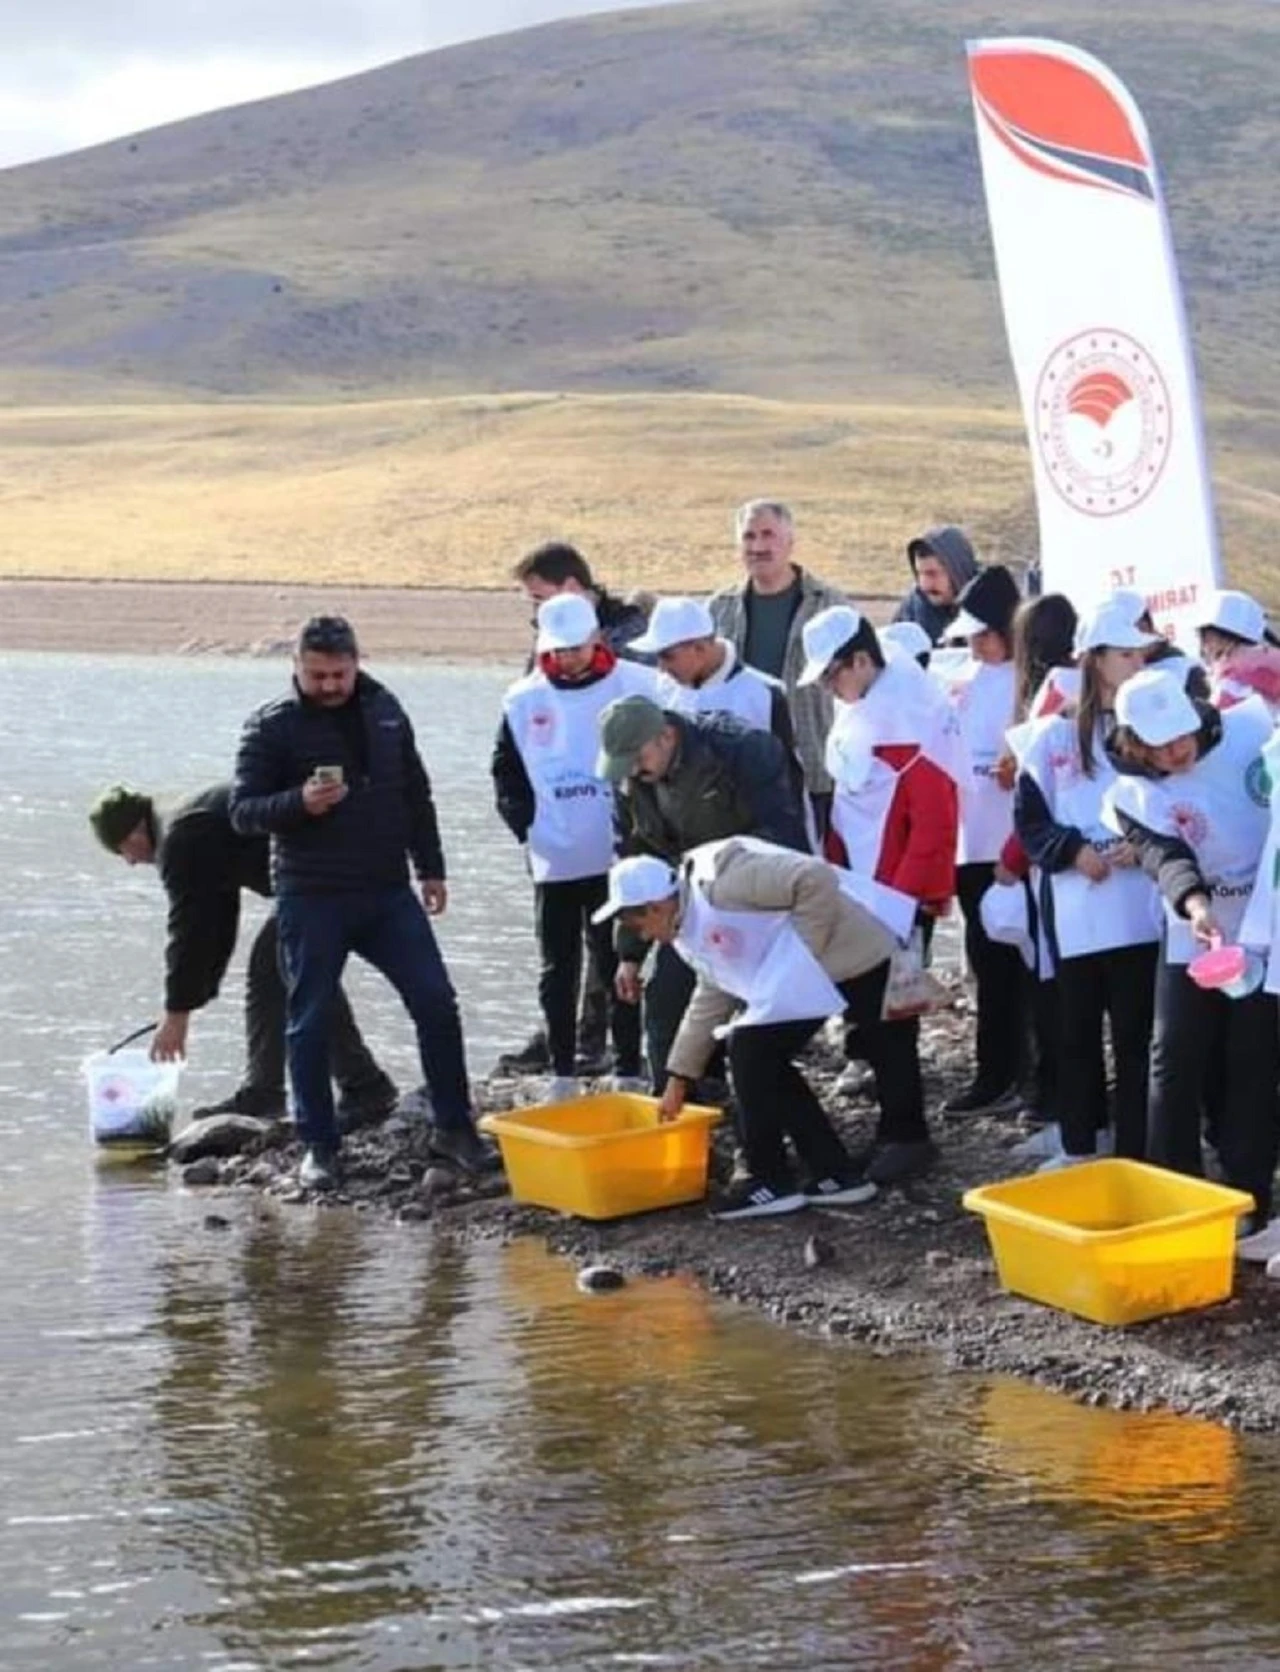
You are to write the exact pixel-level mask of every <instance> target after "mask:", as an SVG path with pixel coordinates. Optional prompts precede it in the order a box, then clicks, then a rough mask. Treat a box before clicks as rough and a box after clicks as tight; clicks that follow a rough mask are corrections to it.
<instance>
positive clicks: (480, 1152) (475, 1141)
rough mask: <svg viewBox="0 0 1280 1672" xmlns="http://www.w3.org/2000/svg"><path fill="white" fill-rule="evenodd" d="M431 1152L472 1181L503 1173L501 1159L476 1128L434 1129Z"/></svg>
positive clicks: (449, 1127)
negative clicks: (485, 1175)
mask: <svg viewBox="0 0 1280 1672" xmlns="http://www.w3.org/2000/svg"><path fill="white" fill-rule="evenodd" d="M431 1153H432V1155H434V1156H438V1157H439V1159H440V1160H441V1161H448V1162H449V1163H450V1164H451V1165H452V1166H454V1167H457V1168H458V1170H459V1171H460V1172H463V1173H470V1174H471V1176H472V1177H473V1178H479V1177H481V1176H482V1175H483V1174H485V1173H499V1172H501V1171H502V1157H501V1156H500V1155H499V1154H498V1152H497V1150H496V1149H494V1147H493V1145H492V1144H487V1143H485V1141H484V1139H483V1138H482V1137H481V1136H480V1134H479V1133H478V1132H477V1131H476V1129H475V1127H474V1126H448V1127H440V1126H433V1127H432V1128H431Z"/></svg>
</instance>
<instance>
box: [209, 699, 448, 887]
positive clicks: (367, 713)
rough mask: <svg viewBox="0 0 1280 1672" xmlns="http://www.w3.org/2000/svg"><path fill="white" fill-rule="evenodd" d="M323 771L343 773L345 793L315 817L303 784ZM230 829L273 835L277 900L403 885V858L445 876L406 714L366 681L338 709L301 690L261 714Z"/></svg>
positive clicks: (243, 759) (246, 746)
mask: <svg viewBox="0 0 1280 1672" xmlns="http://www.w3.org/2000/svg"><path fill="white" fill-rule="evenodd" d="M353 705H357V708H356V712H355V713H352V712H351V709H352V706H353ZM317 766H341V767H342V769H343V774H344V778H345V781H346V784H347V787H348V792H347V795H346V796H345V797H344V799H343V800H342V801H340V802H339V803H338V804H337V806H336V807H334V808H333V809H331V811H329V812H328V813H325V814H323V815H322V816H321V817H319V818H312V817H311V816H310V815H309V814H308V813H307V811H306V809H305V807H304V806H303V804H302V786H303V784H304V783H305V782H306V780H307V779H308V778H309V777H310V776H311V774H312V772H313V771H314V770H315V768H316V767H317ZM231 822H232V824H233V825H234V826H235V828H236V830H237V831H239V832H240V834H241V835H242V836H259V835H269V836H270V837H271V881H272V887H273V889H274V892H275V893H276V894H278V895H283V894H329V893H343V892H347V891H349V890H356V889H370V888H394V887H398V886H402V885H403V884H405V883H406V882H407V881H408V867H407V865H406V863H405V856H406V854H408V855H409V856H410V857H411V858H412V860H413V868H414V872H415V873H416V875H417V876H418V877H422V878H425V877H432V878H437V877H438V878H443V877H444V874H445V870H444V854H443V852H442V850H441V846H440V828H439V825H438V823H437V821H436V810H435V803H434V802H433V801H432V799H431V784H430V781H429V780H428V778H427V774H426V770H425V768H424V767H423V764H422V761H421V758H420V757H419V755H418V748H417V744H416V743H415V741H414V736H413V727H412V725H410V723H409V716H408V715H407V714H406V713H405V711H404V709H403V708H401V706H400V704H399V703H398V702H397V701H396V699H395V697H393V696H392V695H391V692H390V691H388V690H387V689H386V687H385V686H383V685H380V684H379V683H378V682H377V680H376V679H370V678H369V676H368V674H365V673H361V674H360V675H359V676H358V678H357V681H356V689H355V694H354V695H353V697H352V698H351V702H350V703H348V704H347V705H345V707H344V708H343V709H341V710H335V709H330V708H324V707H322V706H321V705H320V704H319V703H314V702H312V701H310V699H309V698H307V697H304V696H303V695H302V693H301V692H300V691H299V690H298V688H297V686H296V685H295V686H294V687H293V689H292V690H291V691H290V692H289V693H288V694H287V695H286V696H283V697H278V698H276V699H275V701H273V702H268V703H264V704H263V705H262V707H261V708H258V709H255V710H254V712H253V713H252V714H251V715H250V716H249V718H248V720H246V721H245V726H244V731H243V732H242V734H241V737H240V749H239V753H238V755H237V757H236V776H235V783H234V785H233V787H232V791H231Z"/></svg>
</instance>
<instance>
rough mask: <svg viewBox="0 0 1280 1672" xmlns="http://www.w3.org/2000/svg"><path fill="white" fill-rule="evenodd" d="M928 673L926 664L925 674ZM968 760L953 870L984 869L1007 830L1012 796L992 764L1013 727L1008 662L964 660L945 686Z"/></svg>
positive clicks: (1011, 673)
mask: <svg viewBox="0 0 1280 1672" xmlns="http://www.w3.org/2000/svg"><path fill="white" fill-rule="evenodd" d="M932 671H933V667H932V662H931V663H930V672H932ZM947 693H948V695H949V696H950V698H951V701H952V703H953V704H954V705H955V710H956V714H957V717H958V718H959V721H960V735H961V737H962V738H963V739H964V746H965V750H966V753H967V754H968V765H969V769H968V774H967V777H966V780H965V782H964V783H963V784H962V785H961V787H960V840H959V843H958V844H957V848H956V863H957V864H958V865H974V864H978V863H986V864H990V863H991V862H992V861H993V860H997V859H999V857H1000V850H1001V848H1002V847H1003V846H1004V844H1005V843H1006V841H1008V839H1009V835H1010V833H1011V832H1012V830H1013V792H1012V791H1011V790H1002V789H1001V788H1000V785H999V783H998V782H997V780H996V775H995V773H996V763H997V762H998V761H999V759H1000V757H1001V756H1002V755H1003V754H1005V753H1006V743H1005V733H1006V731H1008V729H1009V727H1010V726H1011V725H1012V724H1013V695H1014V671H1013V663H1012V662H997V663H989V662H978V661H975V660H974V659H973V658H972V657H969V658H968V659H966V661H965V662H964V663H963V664H962V665H961V667H960V669H959V671H958V673H957V674H956V675H955V676H954V677H952V678H950V679H949V680H948V683H947Z"/></svg>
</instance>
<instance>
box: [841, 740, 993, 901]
mask: <svg viewBox="0 0 1280 1672" xmlns="http://www.w3.org/2000/svg"><path fill="white" fill-rule="evenodd" d="M874 753H875V756H876V758H877V759H878V760H882V761H884V763H885V764H886V765H887V766H890V767H892V768H893V770H894V772H896V773H897V783H896V785H895V787H894V792H893V799H892V801H891V802H890V803H889V810H888V813H887V814H886V815H885V821H884V826H883V828H882V830H881V833H880V852H879V854H878V856H877V858H876V865H875V870H874V871H873V873H872V875H873V876H874V877H875V880H876V881H877V882H879V883H884V884H886V886H888V887H889V888H896V889H897V890H898V891H899V893H901V894H909V895H910V896H911V898H912V899H913V900H918V901H919V902H920V904H921V905H922V906H924V907H925V908H926V909H927V910H928V911H931V912H933V913H934V914H935V915H941V914H942V913H943V912H945V911H946V909H947V906H948V905H949V904H950V901H951V898H952V896H953V895H954V894H955V891H956V839H957V837H958V835H959V830H960V795H959V791H958V790H957V788H956V783H955V780H954V779H953V778H951V777H949V776H948V774H947V773H945V772H944V771H943V770H942V768H941V767H940V766H938V765H937V764H936V762H934V761H932V760H930V759H929V758H928V757H927V756H926V755H924V754H922V753H921V751H920V750H919V749H918V748H917V747H916V745H915V744H914V743H886V744H880V745H878V746H877V747H876V749H875V751H874ZM826 852H827V857H828V859H831V860H833V861H834V862H835V863H836V864H837V865H844V866H846V867H847V866H848V864H849V856H848V854H847V853H846V852H845V847H844V843H843V842H842V841H841V840H840V838H839V836H838V835H837V834H836V833H835V831H834V830H832V831H830V832H829V833H828V836H827V844H826Z"/></svg>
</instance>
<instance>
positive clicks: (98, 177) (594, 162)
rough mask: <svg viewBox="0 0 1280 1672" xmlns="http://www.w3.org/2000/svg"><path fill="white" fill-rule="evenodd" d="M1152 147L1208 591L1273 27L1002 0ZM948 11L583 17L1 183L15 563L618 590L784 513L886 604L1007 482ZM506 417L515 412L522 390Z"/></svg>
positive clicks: (819, 561)
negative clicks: (737, 505) (1128, 114)
mask: <svg viewBox="0 0 1280 1672" xmlns="http://www.w3.org/2000/svg"><path fill="white" fill-rule="evenodd" d="M1017 27H1018V29H1019V30H1021V31H1024V32H1029V33H1030V32H1035V33H1043V34H1048V35H1059V36H1061V37H1064V38H1066V39H1070V40H1074V41H1077V42H1079V43H1080V44H1082V45H1085V46H1088V47H1089V48H1090V49H1091V50H1093V51H1095V52H1097V53H1098V54H1099V55H1100V56H1101V57H1103V58H1104V59H1105V60H1106V61H1107V62H1109V63H1110V64H1111V65H1112V67H1113V68H1114V69H1115V70H1116V71H1117V72H1118V73H1119V74H1120V75H1122V76H1123V77H1124V78H1125V79H1126V80H1127V82H1128V83H1129V85H1130V86H1131V87H1132V88H1133V90H1134V92H1135V94H1136V95H1137V97H1138V99H1139V100H1140V102H1141V104H1142V106H1143V109H1144V111H1145V114H1146V116H1147V119H1148V122H1149V124H1150V126H1151V129H1152V132H1153V135H1154V139H1155V144H1156V149H1157V155H1158V156H1159V158H1160V161H1161V164H1162V169H1163V173H1164V177H1165V183H1166V188H1167V192H1168V195H1169V199H1170V204H1171V209H1172V215H1173V222H1174V230H1175V236H1176V241H1177V244H1178V249H1179V256H1180V261H1181V265H1182V272H1183V279H1184V284H1185V285H1186V288H1187V292H1188V301H1189V305H1190V311H1191V314H1192V319H1193V326H1194V330H1195V334H1196V341H1197V346H1198V351H1199V359H1200V364H1201V369H1202V378H1203V383H1204V388H1205V393H1206V402H1207V410H1208V413H1209V419H1210V432H1211V440H1212V444H1213V449H1214V455H1215V466H1216V475H1217V480H1218V488H1219V495H1220V501H1221V504H1222V509H1223V517H1224V526H1225V530H1226V536H1227V549H1228V554H1229V559H1230V562H1231V567H1232V573H1233V576H1234V577H1235V578H1236V579H1237V580H1238V581H1239V582H1240V583H1241V584H1251V585H1254V586H1257V587H1259V588H1260V589H1261V590H1263V591H1264V592H1265V593H1267V594H1268V595H1272V593H1273V591H1274V588H1273V585H1272V582H1271V579H1270V563H1269V556H1268V554H1269V551H1270V549H1271V547H1272V545H1273V544H1274V540H1275V536H1276V533H1277V528H1278V526H1280V462H1278V461H1280V449H1277V446H1276V442H1277V440H1278V439H1280V330H1277V327H1276V324H1275V321H1276V319H1277V317H1280V308H1278V306H1277V304H1280V278H1278V277H1277V274H1280V260H1278V259H1277V258H1278V257H1280V226H1278V225H1277V222H1276V219H1275V215H1274V208H1273V203H1274V195H1275V184H1276V167H1275V162H1274V158H1275V156H1276V155H1277V141H1280V111H1278V110H1277V105H1276V101H1275V98H1274V95H1273V86H1274V82H1275V79H1276V71H1277V69H1280V7H1277V6H1275V5H1272V4H1267V3H1264V0H1253V3H1248V4H1246V3H1243V0H1225V3H1224V4H1222V5H1219V6H1218V7H1217V8H1215V9H1214V11H1213V13H1212V15H1211V20H1210V19H1208V18H1207V17H1206V14H1205V12H1204V8H1203V7H1202V6H1201V5H1199V4H1190V3H1187V0H1131V4H1130V5H1128V6H1127V7H1126V8H1124V10H1123V11H1121V10H1119V9H1118V8H1115V7H1113V6H1112V5H1111V4H1110V3H1109V0H1108V3H1106V4H1103V3H1099V0H1071V3H1070V4H1067V3H1066V0H1060V3H1059V4H1056V5H1055V4H1046V3H1044V0H1027V4H1025V5H1024V6H1023V7H1022V8H1021V10H1020V14H1019V17H1018V19H1017ZM1008 28H1009V25H1008V23H1007V22H1005V21H1004V20H1001V19H997V18H996V17H994V16H993V15H992V13H991V12H990V11H989V9H988V7H987V6H986V5H983V4H979V3H977V0H948V3H947V4H946V5H945V6H939V5H937V4H935V3H933V0H713V3H709V4H708V3H698V4H688V5H681V6H674V7H666V8H662V9H659V10H656V11H652V12H639V13H636V12H630V13H622V14H616V15H612V16H596V17H592V18H586V19H579V20H575V21H573V22H571V23H564V24H557V25H553V26H550V27H545V28H541V29H537V30H531V31H527V32H525V33H521V34H517V35H511V36H506V37H500V38H496V39H491V40H486V41H482V42H478V43H475V44H472V45H469V46H465V47H458V48H453V49H450V50H448V51H444V52H437V53H432V54H427V55H424V56H420V57H416V58H412V59H406V60H404V61H402V62H400V63H397V64H393V65H390V66H387V67H385V68H382V69H379V70H375V71H372V72H370V73H368V74H365V75H361V76H357V77H353V78H350V79H348V80H345V81H341V82H336V83H333V84H330V85H328V86H325V87H321V88H316V89H312V90H309V91H307V92H303V93H295V94H291V95H288V96H285V97H281V98H276V99H270V100H265V101H262V102H260V103H257V104H253V105H246V106H242V107H239V108H235V109H230V110H226V111H221V112H217V113H215V114H213V115H210V116H205V117H200V118H198V119H195V120H192V121H188V122H183V123H179V124H175V125H172V126H170V127H166V128H162V129H157V130H154V131H152V132H149V133H143V134H139V135H136V136H135V137H134V138H132V139H129V140H121V141H118V142H115V143H113V144H110V145H105V146H99V147H97V148H95V149H93V150H90V151H85V152H82V153H79V154H76V155H73V156H69V157H63V158H58V159H54V160H52V161H49V162H44V163H37V164H30V165H27V166H25V167H22V168H17V169H11V170H8V171H5V172H4V173H2V174H0V348H2V350H3V352H2V353H0V403H4V404H5V405H6V406H7V408H8V410H7V411H4V410H0V573H9V574H46V575H132V576H144V577H145V576H154V577H168V578H177V577H191V576H198V577H201V578H218V579H236V578H246V577H251V578H257V579H279V580H305V581H311V580H314V581H335V582H336V581H339V580H349V579H351V578H360V579H363V580H369V581H375V582H382V583H396V582H412V583H419V584H421V583H427V584H441V583H454V584H456V583H459V582H461V583H470V584H479V585H494V584H500V583H502V581H503V580H504V577H505V575H506V572H507V569H508V567H509V564H510V560H511V558H512V556H513V555H514V554H515V553H516V552H517V551H518V550H519V549H520V548H522V547H523V546H525V545H527V544H529V543H531V542H532V541H533V540H536V539H540V538H544V537H546V536H548V535H552V534H555V535H560V534H564V535H568V536H570V537H573V538H577V539H579V540H581V541H582V542H583V543H584V545H585V546H586V547H587V549H588V550H589V551H590V553H591V554H592V555H593V557H595V558H597V559H598V560H599V561H600V563H601V566H602V568H603V569H604V570H605V572H607V573H608V574H610V575H611V576H612V577H613V578H616V579H618V580H621V581H624V582H626V583H628V584H639V585H667V586H671V585H676V584H679V585H685V586H690V587H693V586H696V585H700V584H703V583H704V582H707V581H710V580H712V579H714V578H716V577H717V576H718V575H719V574H721V573H722V572H723V570H724V567H725V564H726V562H727V561H728V554H727V513H728V509H729V507H730V506H731V505H732V504H733V503H734V502H735V501H737V500H740V499H742V498H745V497H747V496H749V495H751V494H753V493H759V492H766V493H778V494H782V495H785V496H787V497H789V498H792V499H794V500H795V501H796V503H797V505H798V507H799V508H800V510H801V514H802V518H803V526H804V530H805V540H806V545H805V551H806V553H807V555H808V557H809V559H810V560H811V561H812V562H813V563H814V564H815V566H816V567H818V568H820V569H822V570H823V571H824V572H825V573H827V574H829V575H830V576H831V578H833V579H835V580H838V581H841V582H843V583H845V584H847V585H849V586H851V587H854V588H857V589H858V590H860V591H867V592H876V591H881V592H888V591H893V590H896V589H897V588H898V587H899V586H900V584H901V579H902V559H901V551H902V542H903V540H904V538H905V536H906V535H907V534H908V533H910V532H913V531H914V530H916V529H917V528H919V527H921V526H924V525H925V524H927V523H928V522H930V521H933V520H937V519H939V518H944V519H947V520H960V521H963V522H965V523H966V524H967V525H968V526H969V527H970V528H971V530H972V531H973V532H974V534H975V535H976V536H977V538H978V540H979V542H980V544H981V546H982V548H983V550H984V551H985V552H986V553H987V554H988V555H991V556H994V555H997V554H1005V555H1020V554H1025V553H1027V552H1028V551H1029V550H1030V549H1031V547H1032V545H1033V541H1034V516H1033V514H1032V508H1031V503H1030V497H1029V489H1030V477H1029V470H1028V466H1027V461H1026V456H1025V449H1024V445H1023V441H1022V437H1021V430H1020V426H1019V424H1018V421H1017V417H1016V412H1015V394H1014V389H1013V383H1012V376H1011V373H1010V370H1009V366H1008V357H1007V352H1006V348H1005V343H1004V335H1003V327H1002V324H1001V320H1000V313H999V305H998V298H997V294H996V289H995V284H994V277H993V270H992V260H991V253H990V247H989V241H988V236H987V229H986V218H985V210H984V207H983V204H982V198H981V181H980V177H979V172H978V163H977V154H976V145H975V141H974V135H973V126H972V118H971V114H970V110H969V105H968V100H967V93H966V87H965V72H964V55H963V43H964V40H965V38H966V36H972V35H980V34H990V33H1000V32H1007V31H1008ZM530 391H532V392H533V393H530Z"/></svg>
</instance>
